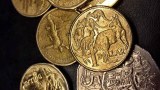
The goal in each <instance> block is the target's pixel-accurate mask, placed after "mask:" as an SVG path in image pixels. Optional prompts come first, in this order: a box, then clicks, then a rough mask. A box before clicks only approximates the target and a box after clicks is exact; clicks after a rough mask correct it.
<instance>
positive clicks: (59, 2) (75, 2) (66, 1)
mask: <svg viewBox="0 0 160 90" xmlns="http://www.w3.org/2000/svg"><path fill="white" fill-rule="evenodd" d="M49 1H50V2H51V3H52V5H53V6H55V7H58V8H61V9H75V8H77V7H79V6H80V5H82V4H83V3H85V2H86V1H87V0H49Z"/></svg>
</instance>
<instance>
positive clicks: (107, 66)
mask: <svg viewBox="0 0 160 90" xmlns="http://www.w3.org/2000/svg"><path fill="white" fill-rule="evenodd" d="M131 44H132V33H131V28H130V26H129V24H128V22H127V21H126V19H125V18H124V17H123V16H122V14H120V13H119V12H118V11H116V10H114V9H112V8H109V7H106V6H96V7H92V8H90V9H87V10H85V11H84V12H83V13H81V14H80V15H79V17H77V19H76V20H75V22H74V24H73V26H72V30H71V50H72V53H73V55H74V56H75V58H76V59H77V61H78V62H79V63H80V64H81V65H83V66H84V67H86V68H87V69H90V70H93V71H107V70H111V69H113V68H115V67H117V66H119V65H120V64H121V63H122V62H123V61H124V60H125V59H126V57H127V55H128V53H129V51H130V48H131Z"/></svg>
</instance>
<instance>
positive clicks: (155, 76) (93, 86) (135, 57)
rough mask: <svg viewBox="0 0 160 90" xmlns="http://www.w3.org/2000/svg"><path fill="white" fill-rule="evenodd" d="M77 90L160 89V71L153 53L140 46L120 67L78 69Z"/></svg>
mask: <svg viewBox="0 0 160 90" xmlns="http://www.w3.org/2000/svg"><path fill="white" fill-rule="evenodd" d="M77 75H78V76H77V90H159V88H160V86H159V85H160V71H159V69H158V67H157V65H156V64H155V62H154V60H153V59H152V57H151V55H150V54H149V53H148V52H147V51H146V50H144V49H142V48H141V47H139V46H137V45H136V46H135V49H134V51H133V53H132V55H131V57H130V58H129V59H128V60H126V61H125V62H124V63H123V64H122V65H120V66H119V67H118V68H116V69H113V70H110V71H108V72H93V71H90V70H88V69H86V68H84V67H82V66H79V68H78V69H77Z"/></svg>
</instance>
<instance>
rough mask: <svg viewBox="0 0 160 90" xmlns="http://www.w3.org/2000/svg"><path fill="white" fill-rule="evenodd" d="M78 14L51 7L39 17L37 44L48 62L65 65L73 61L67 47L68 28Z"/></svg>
mask: <svg viewBox="0 0 160 90" xmlns="http://www.w3.org/2000/svg"><path fill="white" fill-rule="evenodd" d="M78 15H79V13H78V12H76V11H74V10H67V11H66V10H61V9H53V10H51V11H49V12H48V13H47V14H46V15H44V16H43V18H42V19H41V21H40V23H39V25H38V30H37V35H36V38H37V44H38V47H39V49H40V52H41V53H42V55H43V56H44V57H45V59H47V60H48V61H49V62H51V63H53V64H55V65H60V66H67V65H71V64H73V63H74V62H75V59H74V57H73V56H72V54H71V52H70V48H69V30H70V27H71V25H72V23H73V21H74V19H75V18H76V17H77V16H78Z"/></svg>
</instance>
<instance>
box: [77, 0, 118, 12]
mask: <svg viewBox="0 0 160 90" xmlns="http://www.w3.org/2000/svg"><path fill="white" fill-rule="evenodd" d="M117 2H118V0H91V1H88V2H87V3H86V4H84V5H83V6H82V7H80V11H84V10H85V9H87V8H89V7H93V6H96V5H104V6H108V7H112V6H113V5H115V4H116V3H117Z"/></svg>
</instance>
